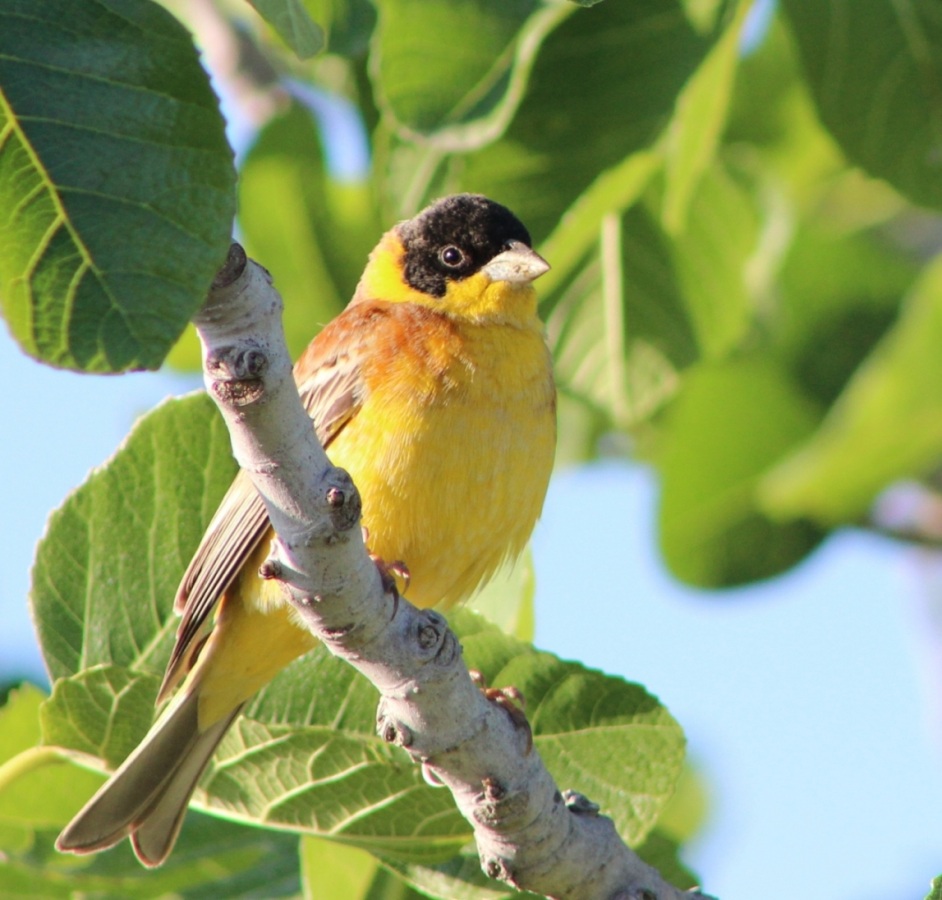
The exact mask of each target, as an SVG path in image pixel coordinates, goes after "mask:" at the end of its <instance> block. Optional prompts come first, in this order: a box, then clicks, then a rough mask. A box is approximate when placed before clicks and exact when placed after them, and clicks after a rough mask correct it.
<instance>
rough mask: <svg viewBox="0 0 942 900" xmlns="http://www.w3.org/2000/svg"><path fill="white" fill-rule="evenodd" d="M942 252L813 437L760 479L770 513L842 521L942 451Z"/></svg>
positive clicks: (924, 468)
mask: <svg viewBox="0 0 942 900" xmlns="http://www.w3.org/2000/svg"><path fill="white" fill-rule="evenodd" d="M940 342H942V257H936V259H935V260H934V261H933V262H932V263H930V265H929V266H927V267H926V269H925V271H924V273H923V275H922V277H921V278H920V279H919V281H918V282H917V284H916V285H915V286H914V288H913V290H912V291H911V293H910V294H909V296H908V297H907V299H906V303H905V306H904V309H903V311H902V313H901V315H900V318H899V321H898V322H897V324H896V326H895V327H894V328H893V329H892V330H891V331H889V332H888V333H887V335H886V336H885V337H884V338H883V340H882V341H881V342H880V344H879V345H878V346H877V348H876V350H875V351H874V352H873V353H872V354H871V355H870V358H869V359H868V360H867V361H866V362H865V363H864V364H863V365H862V366H861V367H860V368H859V369H858V370H857V372H856V373H855V374H854V376H853V377H852V378H851V380H850V382H849V383H848V384H847V387H846V388H845V390H844V391H843V393H842V394H841V396H840V397H839V398H838V400H837V401H836V403H835V404H834V406H833V407H832V408H831V410H830V411H829V413H828V415H827V417H826V418H825V420H824V422H823V423H822V425H821V427H820V429H819V430H818V431H817V433H816V434H815V435H814V436H813V438H812V439H811V440H809V441H808V442H807V443H805V444H804V445H803V446H801V447H800V448H796V452H795V453H794V454H792V455H791V456H789V457H788V458H787V459H785V460H783V461H782V463H781V465H779V466H777V467H776V468H775V469H774V470H772V471H771V472H769V473H768V475H767V476H766V477H765V479H764V481H763V483H762V485H761V498H762V503H763V508H764V509H765V510H766V511H767V512H768V514H770V515H773V516H777V517H783V518H792V517H796V516H806V517H811V518H814V519H816V520H817V521H819V522H821V523H824V524H827V525H835V524H838V523H842V522H852V521H856V520H857V519H859V518H860V516H862V515H864V514H865V513H866V512H867V510H868V508H869V507H870V504H871V503H872V502H873V500H874V499H875V498H876V496H877V494H878V493H879V492H880V491H881V490H882V489H883V488H885V487H886V486H887V485H888V484H890V483H892V482H893V481H896V480H898V479H900V478H905V477H919V476H921V475H924V474H926V473H927V472H929V471H930V470H932V469H934V468H935V467H936V466H937V464H938V460H939V457H940V455H942V387H940V386H942V358H940V356H939V352H938V348H939V346H940Z"/></svg>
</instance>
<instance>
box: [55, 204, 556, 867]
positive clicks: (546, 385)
mask: <svg viewBox="0 0 942 900" xmlns="http://www.w3.org/2000/svg"><path fill="white" fill-rule="evenodd" d="M548 269H549V264H548V263H547V262H546V261H545V260H544V259H543V258H542V257H541V256H540V255H539V254H538V253H537V252H536V251H535V250H534V249H533V248H532V241H531V239H530V234H529V232H528V231H527V229H526V228H525V227H524V225H523V224H522V223H521V222H520V220H519V219H518V218H517V217H516V216H515V215H514V214H513V213H512V212H511V211H510V210H509V209H507V208H506V207H505V206H503V205H501V204H500V203H497V202H495V201H493V200H490V199H488V198H486V197H484V196H482V195H480V194H454V195H450V196H446V197H444V198H441V199H439V200H437V201H435V202H433V203H432V204H430V205H429V206H427V207H426V208H425V209H423V210H422V211H421V212H419V213H418V214H417V215H416V216H414V217H413V218H411V219H408V220H406V221H403V222H400V223H398V224H397V225H395V226H394V227H392V228H391V229H390V230H389V231H387V232H386V233H385V234H384V235H383V236H382V238H381V239H380V241H379V243H378V244H377V246H376V247H375V248H374V249H373V251H372V252H371V253H370V255H369V258H368V260H367V263H366V266H365V268H364V270H363V273H362V276H361V278H360V281H359V283H358V284H357V287H356V289H355V291H354V294H353V297H352V299H351V301H350V303H349V304H348V305H347V307H346V308H345V309H344V310H343V311H342V312H341V313H340V314H339V315H338V316H337V317H336V318H335V319H333V320H332V321H331V322H329V323H328V324H327V325H326V326H324V328H323V329H322V330H321V331H320V332H319V333H318V334H317V335H316V336H315V337H314V339H313V340H312V341H311V343H310V344H309V345H308V347H307V349H306V350H305V351H304V352H303V353H302V354H301V356H300V357H299V358H298V360H297V363H296V364H295V367H294V377H295V381H296V383H297V388H298V391H299V393H300V395H301V398H302V401H303V403H304V406H305V408H306V410H307V412H308V413H309V415H310V417H311V419H312V420H313V426H314V429H315V431H316V433H317V436H318V438H319V439H320V441H321V443H322V444H323V445H324V448H325V450H326V451H327V454H328V457H329V458H330V460H331V462H332V463H333V464H334V465H336V466H340V467H342V468H344V469H346V470H347V471H348V472H349V473H350V475H351V476H352V478H353V481H354V483H355V484H356V486H357V488H358V490H359V492H360V496H361V500H362V525H363V529H364V534H365V535H367V543H368V549H369V551H370V554H371V555H372V556H373V557H374V558H375V559H377V560H396V561H400V560H401V561H403V562H404V564H405V567H406V569H407V571H408V585H407V587H406V589H405V596H406V598H407V599H408V600H409V601H410V602H412V603H414V604H415V605H416V606H418V607H422V608H427V607H433V606H434V607H439V608H442V609H448V608H450V607H452V606H454V605H455V604H457V603H460V602H462V601H464V600H466V599H468V597H469V596H471V595H472V594H473V593H474V592H475V591H476V590H477V589H478V588H479V587H480V586H482V585H483V584H484V583H485V582H487V580H488V579H489V578H490V577H491V576H492V575H493V574H494V573H495V572H496V571H497V570H498V569H499V568H500V567H501V566H502V565H503V564H504V563H505V562H507V561H509V560H512V559H514V558H516V557H517V556H519V554H520V553H521V552H522V550H523V548H524V547H525V546H526V544H527V543H528V541H529V539H530V535H531V533H532V530H533V528H534V525H535V523H536V521H537V519H538V518H539V515H540V513H541V510H542V506H543V501H544V497H545V494H546V489H547V485H548V482H549V478H550V473H551V470H552V467H553V459H554V454H555V445H556V388H555V383H554V379H553V369H552V359H551V354H550V350H549V348H548V346H547V342H546V338H545V333H544V329H543V326H542V323H541V322H540V319H539V316H538V311H537V296H536V292H535V289H534V287H533V282H534V280H535V279H537V278H538V277H539V276H540V275H542V274H544V273H545V272H546V271H547V270H548ZM273 536H274V532H273V531H272V528H271V523H270V522H269V519H268V515H267V512H266V510H265V506H264V502H263V501H262V499H261V497H260V495H259V494H258V493H257V491H256V490H255V488H254V487H253V485H252V483H251V481H250V479H249V477H248V476H247V475H246V474H245V473H244V472H240V473H239V474H238V475H237V476H236V478H235V480H234V481H233V484H232V486H231V487H230V488H229V490H228V492H227V493H226V495H225V496H224V498H223V500H222V502H221V504H220V506H219V508H218V510H217V512H216V513H215V515H214V516H213V518H212V519H211V521H210V524H209V526H208V527H207V530H206V532H205V534H204V536H203V538H202V540H201V542H200V544H199V546H198V547H197V550H196V552H195V554H194V556H193V558H192V560H191V562H190V564H189V566H188V568H187V569H186V571H185V573H184V575H183V579H182V581H181V583H180V587H179V589H178V591H177V595H176V598H175V601H174V609H175V611H176V612H177V613H180V614H181V619H180V623H179V626H178V628H177V633H176V641H175V645H174V647H173V650H172V652H171V656H170V660H169V662H168V665H167V669H166V674H165V676H164V679H163V683H162V685H161V688H160V691H159V694H158V699H157V703H158V705H161V704H163V703H165V701H168V698H169V702H167V703H166V705H165V706H164V708H163V710H162V712H161V714H160V715H159V716H158V718H157V720H156V721H155V723H154V725H153V726H152V727H151V729H150V731H149V732H148V733H147V734H146V735H145V737H144V739H143V740H142V741H141V743H140V744H139V745H138V747H137V748H136V749H135V750H134V751H132V753H131V754H130V755H129V757H128V758H127V759H126V760H125V761H124V762H123V763H122V764H121V766H119V768H118V769H116V770H115V772H114V773H113V774H112V775H111V777H110V778H109V779H108V780H107V781H106V782H105V783H104V785H103V786H102V787H101V788H100V789H99V790H98V792H97V793H96V794H95V795H94V796H93V797H92V798H91V799H90V800H89V801H88V803H87V804H86V805H85V806H84V807H83V808H82V809H81V810H80V811H79V812H78V813H77V814H76V815H75V817H74V818H73V819H72V821H71V822H70V823H69V824H68V825H67V826H66V827H65V828H64V829H63V831H62V832H61V833H60V835H59V837H58V839H57V841H56V847H57V848H58V849H59V850H60V851H63V852H71V853H80V854H81V853H94V852H97V851H100V850H104V849H106V848H108V847H111V846H113V845H115V844H117V843H119V842H120V841H121V840H123V839H124V838H125V837H130V839H131V844H132V847H133V850H134V853H135V854H136V856H137V857H138V859H139V860H140V861H141V863H143V865H145V866H147V867H154V866H159V865H161V864H162V863H163V862H164V861H165V860H166V859H167V857H168V856H169V854H170V852H171V851H172V849H173V846H174V843H175V841H176V839H177V836H178V834H179V831H180V828H181V826H182V823H183V820H184V817H185V814H186V810H187V808H188V806H189V802H190V798H191V796H192V794H193V792H194V791H195V789H196V787H197V785H198V783H199V780H200V777H201V775H202V774H203V772H204V770H205V769H206V767H207V766H208V764H209V762H210V759H211V758H212V755H213V753H214V751H215V749H216V747H217V745H218V744H219V742H220V741H221V740H222V738H223V736H224V735H225V733H226V730H227V729H228V728H229V726H230V725H231V724H232V722H233V721H234V720H235V719H236V717H237V716H238V715H239V713H240V711H241V710H242V708H243V706H244V705H245V703H246V702H247V701H248V700H249V699H250V698H251V697H252V696H253V695H254V694H255V693H256V692H257V691H258V690H259V689H260V688H262V687H263V686H264V685H266V684H267V683H268V682H269V681H271V680H272V679H273V678H274V677H275V675H276V674H277V673H278V672H279V671H280V670H281V669H282V668H284V667H285V666H286V665H288V663H290V662H291V661H293V660H294V659H296V658H297V657H298V656H300V655H302V654H303V653H306V652H307V651H308V650H310V649H312V648H313V647H314V646H315V645H316V639H315V638H314V637H313V636H312V635H311V634H310V632H309V631H308V630H307V629H306V628H305V627H304V626H303V625H302V624H301V622H300V619H299V618H298V617H297V615H296V614H295V613H294V612H293V609H292V607H291V606H290V604H289V603H288V602H287V601H286V600H285V599H284V595H283V593H282V591H281V590H280V588H279V586H278V584H277V583H276V582H275V581H273V580H271V579H268V580H266V579H264V578H262V577H261V576H260V574H259V567H260V566H261V565H262V563H263V562H264V561H265V559H266V557H267V555H268V552H269V544H270V540H271V538H272V537H273Z"/></svg>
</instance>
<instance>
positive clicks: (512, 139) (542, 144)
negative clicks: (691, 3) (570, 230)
mask: <svg viewBox="0 0 942 900" xmlns="http://www.w3.org/2000/svg"><path fill="white" fill-rule="evenodd" d="M706 50H707V45H706V43H705V42H704V41H703V40H702V39H701V38H699V37H698V36H697V35H696V34H695V33H694V31H693V30H692V29H691V27H690V25H689V23H688V21H687V19H686V16H685V15H684V12H683V10H682V9H681V7H680V6H679V5H678V4H677V3H676V2H675V0H635V2H632V3H602V4H600V5H598V6H595V7H593V8H591V9H576V10H575V11H574V12H572V14H571V15H568V16H567V17H565V18H564V19H562V21H561V22H560V23H559V24H558V25H557V26H556V27H555V28H554V29H553V30H552V31H551V32H550V33H549V34H548V35H547V36H546V37H545V39H544V40H543V43H542V46H541V47H540V50H539V54H538V55H537V57H536V60H535V61H534V63H533V67H532V70H531V71H530V75H529V81H528V83H527V89H526V94H525V96H524V97H523V99H522V101H521V103H520V106H519V108H518V109H517V112H516V115H515V116H514V118H513V120H512V121H511V123H510V125H509V126H508V128H507V130H506V132H505V133H504V135H503V137H502V138H501V139H500V140H499V141H496V142H495V143H493V144H490V145H488V146H486V147H484V148H482V149H481V150H479V151H477V152H474V153H470V154H467V155H457V154H456V155H455V156H453V157H451V158H450V159H449V161H448V162H447V165H446V169H445V175H444V179H443V185H444V186H445V187H447V188H448V189H451V188H453V187H461V188H463V189H468V190H476V191H480V192H482V193H485V194H488V195H490V196H493V197H495V198H497V199H499V200H500V201H501V202H502V203H506V204H507V205H508V206H509V207H510V208H511V209H513V210H514V212H515V213H517V214H518V215H519V216H520V217H521V219H522V220H523V221H524V222H526V224H527V227H528V228H529V229H530V232H531V234H532V235H533V237H534V239H535V240H536V241H537V242H540V241H542V240H543V238H545V237H546V236H547V235H548V234H550V233H551V232H552V231H553V229H554V228H555V227H556V225H557V223H558V221H559V219H560V217H561V216H562V215H563V213H564V212H565V211H566V210H567V209H568V208H569V207H570V206H571V205H572V204H573V203H574V202H575V200H576V198H577V197H578V196H579V195H580V194H581V193H582V192H583V191H584V190H585V189H586V188H588V187H589V185H590V184H592V182H593V181H594V180H595V178H596V177H597V176H598V174H599V173H600V172H602V171H604V170H606V169H608V168H610V167H612V166H615V165H617V164H619V163H620V162H621V161H622V160H623V159H625V157H627V156H629V155H631V154H633V153H635V152H638V151H639V150H642V149H645V148H647V147H650V145H651V144H652V142H653V141H654V140H655V139H656V138H657V136H658V134H659V133H660V130H661V129H662V128H663V126H664V125H665V124H666V122H667V120H668V117H669V115H670V113H671V111H672V109H673V107H674V104H675V102H676V99H677V95H678V93H679V92H680V90H681V88H682V87H683V84H684V82H685V81H686V79H687V78H688V77H689V76H690V74H691V72H693V71H694V69H695V68H696V66H697V65H698V64H699V62H700V61H701V59H702V58H703V55H704V53H705V52H706Z"/></svg>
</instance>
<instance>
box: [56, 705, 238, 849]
mask: <svg viewBox="0 0 942 900" xmlns="http://www.w3.org/2000/svg"><path fill="white" fill-rule="evenodd" d="M184 690H185V689H184ZM198 700H199V692H198V691H196V690H189V691H186V690H185V693H184V694H183V696H181V697H180V699H179V701H178V702H177V703H175V704H173V705H172V707H171V708H170V709H169V710H168V712H167V713H165V714H164V715H163V716H161V717H160V719H158V720H157V722H156V723H155V724H154V726H153V728H151V730H150V733H149V734H148V735H147V737H145V738H144V740H143V741H141V743H140V745H139V746H138V748H137V749H136V750H135V751H134V752H133V753H132V754H131V755H130V756H129V757H128V758H127V759H126V760H125V761H124V762H123V763H122V764H121V767H120V768H119V769H117V770H116V771H115V773H114V774H113V775H112V776H111V778H109V779H108V781H106V782H105V784H104V785H102V787H101V789H100V790H99V791H98V793H96V794H95V796H94V797H92V799H91V800H89V801H88V803H86V804H85V806H84V807H83V808H82V810H81V811H80V812H79V813H78V814H77V815H76V816H75V818H74V819H72V821H71V822H70V823H69V824H68V825H67V826H66V827H65V828H64V829H63V831H62V833H61V834H60V835H59V837H58V839H57V840H56V847H57V848H58V849H59V850H62V851H67V852H70V853H94V852H95V851H97V850H104V849H105V848H106V847H111V846H112V845H114V844H116V843H118V841H120V840H121V839H122V838H124V837H127V836H128V835H130V837H131V843H132V844H133V846H134V852H135V854H136V855H137V858H138V859H139V860H140V861H141V862H142V863H143V864H144V865H145V866H159V865H160V864H161V863H162V862H163V861H164V860H165V859H166V858H167V856H168V855H169V854H170V851H171V850H172V849H173V845H174V842H175V841H176V839H177V835H178V834H179V832H180V826H181V825H182V824H183V818H184V816H185V814H186V809H187V805H188V804H189V802H190V796H191V795H192V793H193V791H194V790H195V789H196V785H197V783H198V782H199V780H200V776H201V775H202V774H203V770H204V769H205V768H206V766H207V764H208V763H209V760H210V757H212V755H213V751H214V750H215V749H216V747H217V745H218V744H219V742H220V741H221V740H222V737H223V735H224V734H225V733H226V730H227V729H228V727H229V725H230V724H231V723H232V720H233V719H234V718H235V717H236V716H237V715H238V714H239V712H240V710H241V706H239V707H236V709H234V710H233V711H232V713H231V714H230V715H228V716H225V717H223V718H222V719H220V720H219V721H218V722H214V723H213V724H212V725H211V726H210V727H209V728H207V729H206V730H205V731H202V732H201V731H200V729H199V719H198V705H199V704H198Z"/></svg>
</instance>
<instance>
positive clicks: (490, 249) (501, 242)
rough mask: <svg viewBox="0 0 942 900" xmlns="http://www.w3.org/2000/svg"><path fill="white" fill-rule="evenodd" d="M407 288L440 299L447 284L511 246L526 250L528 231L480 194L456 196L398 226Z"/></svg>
mask: <svg viewBox="0 0 942 900" xmlns="http://www.w3.org/2000/svg"><path fill="white" fill-rule="evenodd" d="M398 232H399V237H400V239H401V240H402V245H403V248H404V250H405V258H404V260H403V275H404V277H405V280H406V282H407V283H408V284H409V286H410V287H412V288H414V289H415V290H418V291H422V292H423V293H426V294H429V295H431V296H433V297H444V296H445V292H446V290H447V287H448V282H449V281H460V280H462V279H464V278H468V277H469V276H471V275H474V274H475V273H476V272H479V271H480V270H481V268H482V267H483V266H485V265H486V264H487V263H489V262H490V261H491V260H492V259H494V257H495V256H497V255H498V254H500V253H502V252H503V251H505V250H507V249H508V248H509V247H510V246H512V243H513V242H518V243H522V244H525V245H526V246H527V247H529V246H530V233H529V232H528V231H527V229H526V228H525V227H524V226H523V224H522V223H521V222H520V220H519V219H518V218H517V217H516V216H515V215H514V214H513V213H512V212H511V211H510V210H509V209H507V207H506V206H501V205H500V204H499V203H495V202H494V201H493V200H488V199H487V197H482V196H481V195H480V194H454V195H452V196H450V197H445V198H444V199H442V200H437V201H436V202H435V203H433V204H432V205H431V206H428V207H426V208H425V209H424V210H422V212H420V213H419V214H418V215H417V216H415V217H414V218H412V219H409V221H407V222H403V223H402V224H401V225H400V226H399V227H398Z"/></svg>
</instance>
